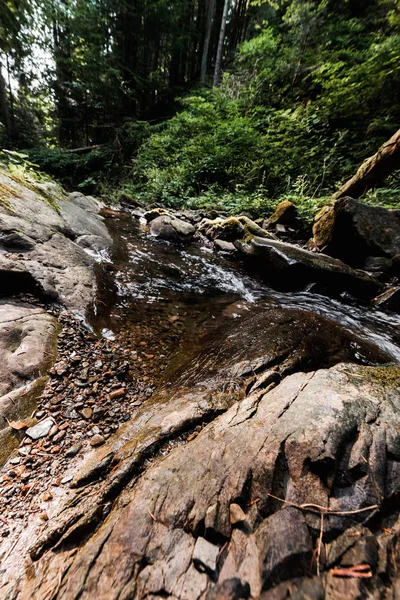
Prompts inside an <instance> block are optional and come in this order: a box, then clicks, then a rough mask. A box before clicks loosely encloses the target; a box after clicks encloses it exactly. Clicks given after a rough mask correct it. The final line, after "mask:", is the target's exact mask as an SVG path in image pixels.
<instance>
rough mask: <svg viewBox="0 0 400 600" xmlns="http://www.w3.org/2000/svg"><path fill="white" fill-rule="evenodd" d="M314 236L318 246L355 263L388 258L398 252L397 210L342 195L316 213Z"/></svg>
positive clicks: (399, 223)
mask: <svg viewBox="0 0 400 600" xmlns="http://www.w3.org/2000/svg"><path fill="white" fill-rule="evenodd" d="M313 235H314V243H315V245H316V246H317V248H319V249H320V250H322V251H323V252H325V253H327V254H330V255H331V256H335V257H337V258H340V259H341V260H344V261H345V262H347V263H348V264H351V265H354V266H360V265H362V264H363V261H364V260H365V259H366V258H367V257H368V256H385V257H388V258H391V257H393V256H395V255H396V254H399V253H400V211H399V210H387V209H386V208H382V207H377V206H369V205H368V204H364V203H362V202H358V201H357V200H354V199H353V198H349V197H346V198H342V199H340V200H336V201H335V202H333V203H332V204H329V205H328V206H326V207H324V208H323V209H322V210H321V211H320V212H319V213H318V214H317V216H316V217H315V223H314V227H313Z"/></svg>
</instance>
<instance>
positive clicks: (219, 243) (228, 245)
mask: <svg viewBox="0 0 400 600" xmlns="http://www.w3.org/2000/svg"><path fill="white" fill-rule="evenodd" d="M214 247H215V248H216V250H219V251H220V252H226V253H229V254H232V253H234V252H236V248H235V246H234V245H233V244H232V242H226V241H225V240H219V239H216V240H214Z"/></svg>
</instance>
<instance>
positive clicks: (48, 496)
mask: <svg viewBox="0 0 400 600" xmlns="http://www.w3.org/2000/svg"><path fill="white" fill-rule="evenodd" d="M52 499H53V494H52V493H51V492H45V493H44V494H43V496H42V500H43V501H44V502H48V501H49V500H52Z"/></svg>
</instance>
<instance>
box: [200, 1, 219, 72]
mask: <svg viewBox="0 0 400 600" xmlns="http://www.w3.org/2000/svg"><path fill="white" fill-rule="evenodd" d="M214 7H215V0H209V2H208V12H207V22H206V34H205V38H204V47H203V56H202V58H201V72H200V83H205V81H206V77H207V65H208V51H209V49H210V38H211V29H212V22H213V15H214Z"/></svg>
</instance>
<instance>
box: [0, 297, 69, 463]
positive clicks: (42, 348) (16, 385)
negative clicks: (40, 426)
mask: <svg viewBox="0 0 400 600" xmlns="http://www.w3.org/2000/svg"><path fill="white" fill-rule="evenodd" d="M57 334H58V323H57V320H56V319H55V318H54V317H52V316H51V315H49V314H48V313H46V312H45V311H44V310H42V309H41V308H36V307H32V306H30V305H27V304H21V303H16V302H10V301H2V302H0V356H1V362H0V461H1V459H2V458H3V455H4V452H3V450H4V446H8V444H9V440H8V438H7V434H10V433H11V432H10V429H9V426H8V421H12V420H15V419H21V418H27V417H29V416H30V414H31V412H32V407H33V406H34V396H35V391H37V389H38V388H40V387H41V386H42V384H43V377H44V375H45V374H46V372H47V370H48V368H49V367H50V366H51V365H52V363H53V362H54V360H55V358H56V355H57V344H56V342H57Z"/></svg>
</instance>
